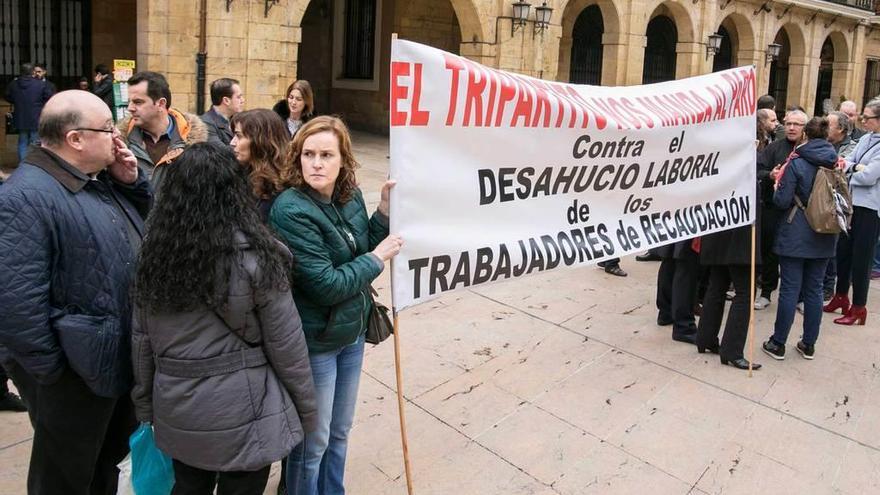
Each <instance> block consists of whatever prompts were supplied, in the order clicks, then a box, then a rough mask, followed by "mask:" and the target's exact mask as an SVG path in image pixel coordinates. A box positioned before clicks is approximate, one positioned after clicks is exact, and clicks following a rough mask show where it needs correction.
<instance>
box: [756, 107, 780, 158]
mask: <svg viewBox="0 0 880 495" xmlns="http://www.w3.org/2000/svg"><path fill="white" fill-rule="evenodd" d="M756 115H757V119H758V122H757V126H756V128H757V137H756V138H757V140H758V151H763V149H764V148H766V147H767V145H769V144H770V143H772V142H773V141H774V139H775V137H774V135H775V133H776V129H777V128H778V127H780V125H779V120H777V119H776V112H774V111H773V110H770V109H768V108H762V109H760V110H758V111H757V114H756Z"/></svg>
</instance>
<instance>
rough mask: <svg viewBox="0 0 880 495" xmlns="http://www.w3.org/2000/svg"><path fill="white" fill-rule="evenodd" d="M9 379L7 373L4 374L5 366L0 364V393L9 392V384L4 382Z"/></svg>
mask: <svg viewBox="0 0 880 495" xmlns="http://www.w3.org/2000/svg"><path fill="white" fill-rule="evenodd" d="M8 381H9V375H7V374H6V368H4V367H3V365H2V364H0V395H6V394H8V393H9V384H8V383H6V382H8Z"/></svg>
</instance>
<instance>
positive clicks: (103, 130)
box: [71, 126, 116, 134]
mask: <svg viewBox="0 0 880 495" xmlns="http://www.w3.org/2000/svg"><path fill="white" fill-rule="evenodd" d="M71 131H92V132H106V133H109V134H113V133H114V132H116V128H115V127H112V126H111V127H110V128H109V129H95V128H93V127H75V128H73V129H71Z"/></svg>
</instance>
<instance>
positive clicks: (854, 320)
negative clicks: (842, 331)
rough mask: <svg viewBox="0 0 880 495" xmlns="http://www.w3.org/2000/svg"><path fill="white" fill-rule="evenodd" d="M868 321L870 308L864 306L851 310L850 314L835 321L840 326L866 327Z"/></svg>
mask: <svg viewBox="0 0 880 495" xmlns="http://www.w3.org/2000/svg"><path fill="white" fill-rule="evenodd" d="M867 319H868V308H866V307H864V306H853V307H851V308H850V309H849V313H847V314H845V315H843V316H841V317H840V318H837V319H835V320H834V323H837V324H838V325H864V324H865V320H867Z"/></svg>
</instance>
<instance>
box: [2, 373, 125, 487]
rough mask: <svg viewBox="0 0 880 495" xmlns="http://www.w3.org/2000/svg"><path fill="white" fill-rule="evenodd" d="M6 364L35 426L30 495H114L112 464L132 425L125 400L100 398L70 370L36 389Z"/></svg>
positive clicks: (115, 474) (115, 473) (119, 456)
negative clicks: (51, 382)
mask: <svg viewBox="0 0 880 495" xmlns="http://www.w3.org/2000/svg"><path fill="white" fill-rule="evenodd" d="M8 366H9V369H8V371H9V375H10V376H11V377H12V378H13V380H14V381H15V384H16V386H18V387H19V392H21V395H22V398H23V399H24V400H25V402H26V403H27V404H28V415H29V416H30V420H31V424H32V425H33V427H34V440H33V448H32V449H31V460H30V466H29V467H28V480H27V485H28V495H59V494H64V495H115V493H116V482H117V479H118V478H119V470H118V469H116V464H117V463H119V461H121V460H122V459H123V457H125V454H127V453H128V437H129V436H130V435H131V434H132V433H133V432H134V430H135V426H136V420H135V417H134V406H133V404H132V402H131V399H130V398H129V396H128V395H125V396H123V397H120V398H118V399H109V398H105V397H98V396H97V395H95V394H94V393H92V391H91V390H89V388H88V387H86V384H85V383H84V382H83V381H82V379H81V378H80V377H79V376H77V375H76V374H75V373H73V372H72V371H70V370H66V371H65V372H64V374H63V375H62V376H61V378H60V379H59V380H58V381H57V382H55V383H53V384H52V385H40V384H39V383H37V382H36V380H34V378H33V377H32V376H31V375H29V374H27V373H26V372H25V371H24V370H23V369H22V368H21V367H20V366H18V364H16V363H15V362H12V363H11V364H9V365H8Z"/></svg>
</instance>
